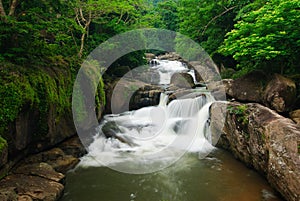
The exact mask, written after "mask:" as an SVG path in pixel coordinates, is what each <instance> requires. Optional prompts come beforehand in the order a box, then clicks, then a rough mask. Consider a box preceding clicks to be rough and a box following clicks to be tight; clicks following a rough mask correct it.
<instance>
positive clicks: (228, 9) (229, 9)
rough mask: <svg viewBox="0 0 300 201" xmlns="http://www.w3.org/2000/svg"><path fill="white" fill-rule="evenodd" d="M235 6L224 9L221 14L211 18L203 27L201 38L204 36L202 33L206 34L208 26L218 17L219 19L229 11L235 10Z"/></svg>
mask: <svg viewBox="0 0 300 201" xmlns="http://www.w3.org/2000/svg"><path fill="white" fill-rule="evenodd" d="M236 7H237V6H233V7H230V8H226V10H225V11H224V12H222V13H220V14H219V15H217V16H215V17H213V18H212V19H211V20H210V21H209V22H208V23H207V24H206V25H205V26H204V29H203V31H202V36H203V35H204V33H205V32H206V30H207V28H208V26H209V25H210V24H211V23H212V22H213V21H215V20H216V19H218V18H219V17H221V16H222V15H224V14H226V13H228V12H229V11H231V10H233V9H234V8H236Z"/></svg>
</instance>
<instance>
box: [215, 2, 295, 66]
mask: <svg viewBox="0 0 300 201" xmlns="http://www.w3.org/2000/svg"><path fill="white" fill-rule="evenodd" d="M299 24H300V2H299V0H290V1H284V0H269V1H268V2H267V3H266V4H264V5H262V6H261V7H260V8H256V9H255V10H253V11H250V12H247V13H243V15H242V16H241V20H240V21H238V22H237V23H236V24H235V25H234V29H233V30H232V31H231V32H229V33H228V34H227V38H226V40H225V42H224V45H223V46H222V47H221V48H220V49H219V51H220V52H221V53H223V54H225V55H233V57H234V59H236V60H237V61H239V62H240V65H239V66H240V67H241V68H242V67H247V66H246V64H247V63H249V62H251V63H252V64H253V65H254V66H255V67H256V68H260V67H262V66H266V64H267V63H269V62H273V64H274V66H276V65H281V69H282V67H285V68H286V69H289V70H291V68H293V69H295V68H296V66H295V65H297V63H299V58H300V52H299V48H300V46H299V42H298V41H299V40H300V29H299ZM270 70H274V71H276V70H277V69H270Z"/></svg>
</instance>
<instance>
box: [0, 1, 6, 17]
mask: <svg viewBox="0 0 300 201" xmlns="http://www.w3.org/2000/svg"><path fill="white" fill-rule="evenodd" d="M0 16H1V17H5V16H6V13H5V10H4V7H3V4H2V0H0Z"/></svg>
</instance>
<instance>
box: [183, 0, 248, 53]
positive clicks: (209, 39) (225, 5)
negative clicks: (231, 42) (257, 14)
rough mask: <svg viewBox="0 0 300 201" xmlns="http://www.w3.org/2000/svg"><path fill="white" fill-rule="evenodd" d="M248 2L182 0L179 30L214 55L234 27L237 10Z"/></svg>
mask: <svg viewBox="0 0 300 201" xmlns="http://www.w3.org/2000/svg"><path fill="white" fill-rule="evenodd" d="M248 2H249V1H248V0H242V1H221V0H218V1H209V0H204V1H197V0H181V1H179V8H178V16H179V21H180V23H179V26H180V29H179V30H180V32H181V33H182V34H185V35H187V36H189V37H191V38H192V39H193V40H195V41H196V42H199V43H200V45H201V46H202V47H203V48H204V49H205V50H206V51H207V52H208V53H209V54H211V55H213V54H215V53H216V50H217V49H218V47H219V46H220V44H221V43H222V42H223V39H224V36H225V34H226V33H227V32H228V31H230V30H231V29H232V28H233V24H234V21H233V20H234V18H235V16H236V14H237V11H238V10H239V8H241V7H242V6H243V5H245V4H246V3H248Z"/></svg>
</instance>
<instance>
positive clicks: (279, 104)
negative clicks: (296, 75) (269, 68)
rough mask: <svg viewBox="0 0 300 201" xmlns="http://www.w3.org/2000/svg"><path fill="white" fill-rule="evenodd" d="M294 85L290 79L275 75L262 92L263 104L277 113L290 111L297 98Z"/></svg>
mask: <svg viewBox="0 0 300 201" xmlns="http://www.w3.org/2000/svg"><path fill="white" fill-rule="evenodd" d="M296 93H297V90H296V84H295V82H294V81H292V80H291V79H288V78H286V77H283V76H281V75H278V74H275V75H274V76H273V77H272V79H271V81H270V82H269V83H268V84H267V86H266V89H265V91H264V101H263V102H264V104H265V105H266V106H268V107H269V108H271V109H274V110H276V111H277V112H287V111H290V110H291V109H292V107H293V105H294V103H295V101H296V98H297V94H296Z"/></svg>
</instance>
